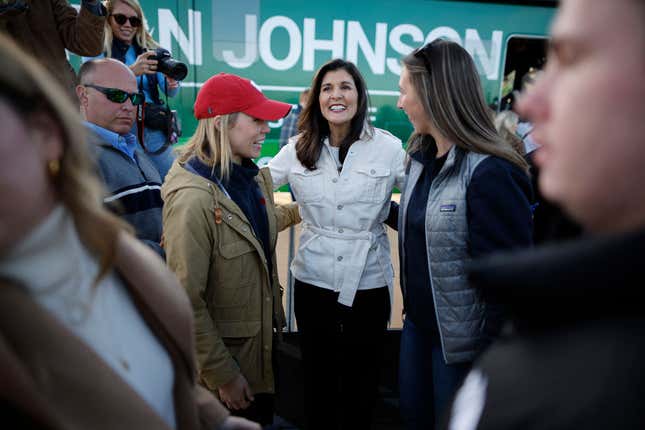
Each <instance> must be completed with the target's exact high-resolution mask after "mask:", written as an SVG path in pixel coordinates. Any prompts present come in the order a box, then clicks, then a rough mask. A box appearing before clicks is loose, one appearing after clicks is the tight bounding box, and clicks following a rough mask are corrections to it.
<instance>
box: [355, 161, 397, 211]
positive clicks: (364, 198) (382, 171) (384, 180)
mask: <svg viewBox="0 0 645 430" xmlns="http://www.w3.org/2000/svg"><path fill="white" fill-rule="evenodd" d="M356 173H357V176H358V180H357V184H356V185H357V187H356V188H357V189H358V190H361V193H360V194H358V201H359V202H362V203H381V202H383V201H384V200H385V199H386V198H387V197H388V196H387V195H386V191H387V184H388V182H389V179H390V169H389V168H387V167H378V166H374V167H365V168H358V169H356Z"/></svg>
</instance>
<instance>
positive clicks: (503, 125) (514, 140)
mask: <svg viewBox="0 0 645 430" xmlns="http://www.w3.org/2000/svg"><path fill="white" fill-rule="evenodd" d="M519 121H520V117H519V116H518V115H517V114H516V113H515V112H513V111H512V110H505V111H502V112H500V113H498V114H497V116H496V117H495V128H496V129H497V132H498V133H499V135H500V136H501V138H502V139H504V140H505V141H507V142H508V143H509V144H510V145H511V146H512V147H513V149H514V150H515V151H517V153H518V154H520V155H522V156H524V155H525V154H526V150H525V149H524V142H523V141H522V139H520V137H519V136H518V135H517V134H515V130H516V129H517V124H518V123H519Z"/></svg>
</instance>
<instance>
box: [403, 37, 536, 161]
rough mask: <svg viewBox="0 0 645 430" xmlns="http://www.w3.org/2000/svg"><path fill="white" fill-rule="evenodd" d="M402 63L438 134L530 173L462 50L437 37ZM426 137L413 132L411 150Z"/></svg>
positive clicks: (467, 149)
mask: <svg viewBox="0 0 645 430" xmlns="http://www.w3.org/2000/svg"><path fill="white" fill-rule="evenodd" d="M403 65H404V66H405V68H406V69H407V71H408V74H409V76H410V82H411V84H412V87H413V88H414V91H416V93H417V95H418V96H419V100H421V103H422V104H423V108H424V111H425V113H426V115H428V117H429V118H430V120H431V121H432V123H433V125H434V126H435V128H436V129H437V131H438V132H439V133H441V134H442V135H443V136H445V137H446V138H448V139H449V140H450V141H451V142H452V143H454V144H455V145H457V146H458V147H460V148H462V149H464V150H466V151H472V152H477V153H480V154H490V155H494V156H497V157H500V158H503V159H505V160H508V161H509V162H511V163H513V164H515V165H517V166H518V167H520V168H521V169H522V170H524V171H525V172H527V173H528V164H527V163H526V160H524V158H523V157H522V156H521V155H519V154H518V153H517V152H516V151H515V150H514V149H513V148H512V147H511V145H510V144H509V143H507V142H506V141H504V139H502V138H501V137H500V136H499V134H498V133H497V130H495V125H494V124H493V119H492V116H491V115H490V113H489V109H488V106H487V105H486V101H485V99H484V94H483V91H482V88H481V82H480V80H479V74H478V73H477V68H476V67H475V63H474V62H473V59H472V57H471V56H470V55H469V54H468V52H466V50H465V49H464V48H462V47H461V46H459V44H457V43H455V42H452V41H448V40H443V39H436V40H434V41H432V42H430V43H429V44H427V45H425V46H424V47H423V48H420V49H417V50H415V51H413V52H412V53H411V54H409V55H408V56H406V57H405V58H404V59H403ZM428 137H431V136H428ZM426 141H428V139H427V138H426V137H424V136H423V135H420V134H418V133H413V134H412V136H410V140H409V141H408V151H409V152H413V151H416V150H418V149H419V148H420V147H422V146H423V145H425V143H424V142H426Z"/></svg>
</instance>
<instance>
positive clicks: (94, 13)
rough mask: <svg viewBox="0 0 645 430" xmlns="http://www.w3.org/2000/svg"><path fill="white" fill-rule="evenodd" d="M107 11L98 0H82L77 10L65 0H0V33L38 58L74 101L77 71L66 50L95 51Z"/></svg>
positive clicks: (75, 52)
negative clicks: (75, 71) (68, 58)
mask: <svg viewBox="0 0 645 430" xmlns="http://www.w3.org/2000/svg"><path fill="white" fill-rule="evenodd" d="M106 15H107V12H106V9H105V8H104V7H103V5H102V4H101V2H100V0H82V1H81V8H80V11H78V12H77V10H76V9H75V8H74V7H72V6H71V5H70V4H69V2H68V1H67V0H0V33H5V34H7V35H9V36H10V37H11V38H12V39H14V40H15V41H16V42H18V44H19V45H20V46H21V48H22V49H24V50H25V51H26V52H27V53H29V54H30V55H33V56H34V57H35V58H36V59H38V61H40V63H41V64H42V65H43V66H45V68H46V69H47V70H48V71H49V73H50V74H51V75H52V76H53V77H54V78H56V80H58V82H59V83H60V84H61V85H63V87H64V88H66V89H67V90H68V93H69V96H70V97H71V99H72V100H74V101H75V102H76V97H75V95H74V87H75V86H76V74H75V73H74V69H72V66H71V65H70V64H69V62H68V61H67V55H66V53H65V50H66V49H67V50H69V51H70V52H73V53H74V54H77V55H86V56H90V55H98V54H99V53H100V52H101V50H102V49H103V32H104V30H103V28H104V23H105V17H106Z"/></svg>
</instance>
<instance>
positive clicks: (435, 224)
mask: <svg viewBox="0 0 645 430" xmlns="http://www.w3.org/2000/svg"><path fill="white" fill-rule="evenodd" d="M487 157H488V155H483V154H477V153H473V152H468V151H465V150H463V149H461V148H459V147H457V146H453V147H452V148H451V149H450V151H449V153H448V158H447V159H446V161H445V163H444V165H443V167H442V169H441V171H440V172H439V174H438V175H437V176H436V178H435V179H434V181H433V182H432V185H431V187H430V193H429V195H428V206H427V208H426V223H425V224H426V230H425V231H426V245H427V247H428V249H427V251H428V272H429V274H430V279H428V288H431V289H432V296H433V299H434V304H435V308H436V318H437V325H438V327H439V335H440V337H441V345H442V350H443V357H444V360H445V362H446V364H452V363H461V362H468V361H472V360H473V359H474V358H475V356H476V355H477V354H478V352H479V351H480V350H481V349H482V348H483V347H484V346H485V344H486V341H487V336H486V334H485V331H484V329H485V327H484V325H485V305H484V303H483V301H482V300H481V298H480V296H479V293H478V291H476V290H475V289H474V288H472V287H471V286H470V285H469V284H468V280H467V277H466V271H465V265H466V263H467V262H468V261H469V259H470V257H469V255H468V220H467V218H466V213H467V212H466V210H467V208H466V190H467V189H468V184H469V183H470V178H471V177H472V174H473V172H474V171H475V168H476V167H477V166H478V165H479V163H481V162H482V161H483V160H485V159H486V158H487ZM409 160H410V166H409V172H408V174H407V176H406V181H405V186H404V189H403V190H402V191H401V203H400V213H399V255H400V256H401V261H405V260H404V259H405V247H404V246H403V243H405V242H404V241H405V219H406V216H407V205H408V196H409V194H410V193H411V192H412V190H413V189H414V186H415V185H416V183H417V181H418V179H419V176H420V175H421V171H422V169H423V166H422V165H421V163H419V162H418V161H416V160H414V159H412V158H410V159H409ZM401 267H404V266H403V264H402V265H401ZM405 285H406V284H405V273H404V271H403V270H402V271H401V288H402V290H403V294H404V295H405V288H406V286H405ZM429 311H430V310H429Z"/></svg>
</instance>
